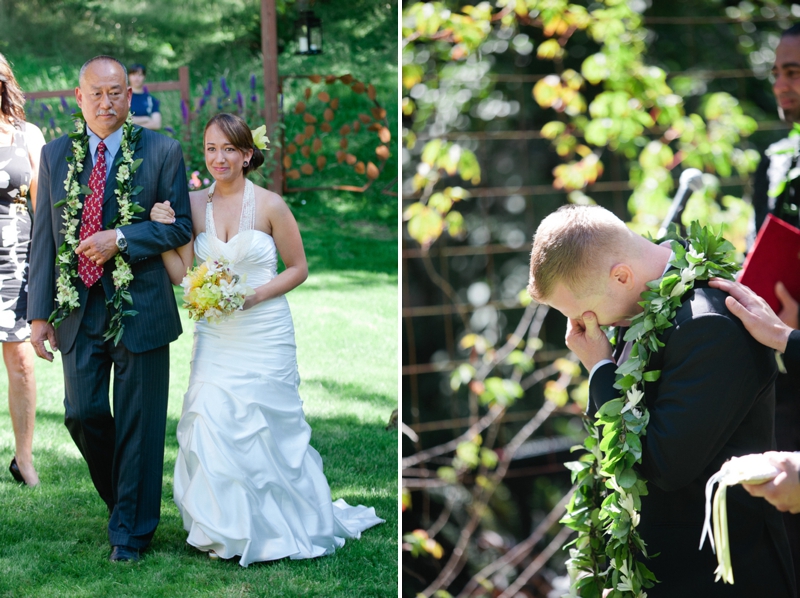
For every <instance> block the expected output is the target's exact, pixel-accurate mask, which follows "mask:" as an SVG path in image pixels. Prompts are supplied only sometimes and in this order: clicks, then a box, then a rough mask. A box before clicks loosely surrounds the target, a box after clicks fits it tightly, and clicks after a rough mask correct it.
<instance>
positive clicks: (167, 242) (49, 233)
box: [28, 56, 191, 561]
mask: <svg viewBox="0 0 800 598" xmlns="http://www.w3.org/2000/svg"><path fill="white" fill-rule="evenodd" d="M75 96H76V98H77V100H78V105H79V106H80V107H81V109H82V111H83V115H84V118H85V119H86V133H87V134H88V144H87V145H88V150H87V151H86V156H85V159H84V161H83V170H82V172H81V173H80V175H79V178H78V182H79V183H80V184H81V185H82V191H81V198H80V199H81V202H82V203H83V207H82V209H81V210H80V211H79V213H78V215H77V216H76V218H78V219H80V225H79V229H80V233H81V234H80V244H79V245H78V246H77V249H76V253H78V254H79V255H78V262H77V269H76V273H77V276H73V277H72V278H71V279H70V280H71V283H72V285H73V286H74V289H75V291H77V297H78V306H77V307H75V308H74V309H72V310H71V311H69V313H68V315H66V317H65V318H64V319H63V320H62V321H61V323H60V325H59V326H58V327H57V328H54V327H53V325H52V324H50V323H49V322H48V319H49V318H50V315H51V313H53V311H54V309H55V308H56V307H57V303H56V301H57V297H58V296H59V293H60V294H61V296H62V297H63V289H61V288H59V286H60V285H59V283H58V277H59V268H58V263H57V262H58V260H59V259H60V258H61V259H63V257H62V256H59V248H61V247H62V245H63V244H64V242H65V228H66V227H65V225H64V222H63V213H64V210H65V209H67V208H66V207H65V206H64V205H63V204H59V202H61V200H63V199H64V198H65V195H66V191H65V189H64V182H65V179H66V178H67V175H68V165H69V163H68V158H69V157H71V156H72V154H73V149H72V140H71V139H70V138H69V137H68V136H64V137H60V138H59V139H56V140H54V141H52V142H50V143H48V144H47V145H46V146H45V147H44V149H43V150H42V161H41V169H40V174H39V204H38V209H37V211H36V219H35V227H34V232H33V240H32V243H31V246H32V250H31V268H30V270H31V274H30V278H29V283H28V286H29V294H30V295H29V296H30V299H29V307H28V320H29V321H30V322H31V329H32V331H31V342H32V343H33V345H34V348H35V350H36V353H37V354H38V355H39V357H42V358H44V359H47V360H48V361H52V359H53V355H52V353H50V352H49V351H48V350H47V348H46V346H45V341H47V342H49V344H50V347H51V348H52V349H53V350H56V349H57V350H60V351H61V354H62V362H63V369H64V390H65V395H66V397H65V399H64V407H65V424H66V426H67V428H68V429H69V431H70V434H71V435H72V438H73V440H74V441H75V444H76V445H77V446H78V448H79V449H80V451H81V454H82V455H83V457H84V459H85V460H86V463H87V465H88V466H89V473H90V474H91V477H92V481H93V482H94V485H95V488H97V491H98V493H99V494H100V497H101V498H102V499H103V500H104V501H105V503H106V505H107V506H108V510H109V515H110V518H109V522H108V537H109V541H110V543H111V545H112V547H113V549H112V552H111V560H112V561H130V560H138V559H139V553H140V552H141V551H142V550H144V549H145V548H146V547H147V546H148V544H149V543H150V540H151V539H152V537H153V534H154V532H155V529H156V526H157V525H158V520H159V514H160V506H161V478H162V472H163V460H164V433H165V428H166V410H167V395H168V383H169V343H170V342H172V341H173V340H175V339H176V338H177V337H178V335H179V334H180V333H181V325H180V319H179V316H178V311H177V306H176V304H175V297H174V294H173V291H172V286H171V284H170V281H169V278H168V276H167V273H166V270H165V269H164V265H163V263H162V261H161V255H160V254H161V252H163V251H166V250H168V249H172V248H174V247H178V246H181V245H184V244H186V243H187V242H188V241H189V240H190V239H191V214H190V208H189V196H188V188H187V184H186V172H185V167H184V162H183V156H182V153H181V149H180V146H179V145H178V143H177V142H175V141H174V140H172V139H169V138H167V137H164V136H162V135H159V134H157V133H153V132H151V131H148V130H141V135H140V138H139V140H138V142H136V145H135V147H133V148H132V149H133V160H137V159H139V158H141V159H142V163H141V165H140V167H139V168H138V169H137V170H136V171H135V173H133V174H132V175H129V176H132V181H131V182H132V185H133V186H134V187H138V186H141V187H142V190H141V192H140V193H139V194H137V195H135V196H134V198H133V199H134V200H135V201H136V203H138V204H139V205H141V207H142V208H144V210H145V211H144V212H143V213H142V214H143V215H145V218H144V219H141V220H135V221H134V222H133V223H132V224H128V225H126V226H118V227H116V228H109V227H110V226H113V223H115V222H116V221H117V216H118V214H119V212H120V205H118V199H117V196H116V194H115V190H116V189H117V188H118V186H119V185H120V183H119V182H118V180H117V179H118V176H117V175H118V171H119V168H120V162H121V161H122V159H123V158H124V156H123V155H121V154H122V153H123V152H122V150H121V149H120V146H121V143H122V142H123V139H122V136H123V124H124V122H125V120H126V118H127V116H128V110H129V106H130V97H131V88H130V87H129V86H128V81H127V74H126V72H125V67H124V66H123V65H122V64H121V63H120V62H119V61H117V60H116V59H114V58H111V57H108V56H98V57H96V58H93V59H92V60H90V61H88V62H87V63H86V64H85V65H84V66H83V68H82V69H81V74H80V80H79V87H78V88H77V89H76V90H75ZM126 170H131V169H130V168H128V169H126ZM120 178H121V179H123V180H124V178H125V173H124V171H123V174H122V175H120ZM87 186H88V187H89V189H87V188H86V187H87ZM89 191H91V192H90V193H89ZM164 201H169V202H170V205H171V206H172V208H173V209H174V210H175V218H176V220H175V224H173V225H172V226H166V225H163V224H158V223H156V222H151V221H150V220H149V219H147V218H146V214H147V213H149V210H150V208H151V207H152V206H153V204H154V203H156V202H164ZM76 234H77V233H76ZM118 253H119V254H121V255H122V256H123V259H124V260H125V261H126V262H127V263H128V264H130V267H131V273H132V274H133V280H132V281H131V282H130V284H129V286H128V289H127V290H128V292H129V293H130V298H131V299H132V300H133V309H134V310H136V311H137V312H138V313H137V314H136V315H126V316H125V317H124V318H123V324H124V329H123V334H122V336H121V337H120V338H119V339H118V340H119V342H118V343H117V342H115V339H113V338H112V339H109V340H105V338H104V336H105V333H106V331H107V330H108V329H109V326H110V324H111V318H112V317H113V315H114V313H115V310H116V308H115V307H113V305H111V304H109V303H108V301H109V299H111V298H112V297H113V296H114V294H115V281H114V279H113V273H114V269H115V263H114V258H115V256H116V255H117V254H118ZM112 365H113V371H114V396H113V401H114V411H113V416H112V414H111V409H110V406H109V396H108V394H109V381H110V375H111V370H112Z"/></svg>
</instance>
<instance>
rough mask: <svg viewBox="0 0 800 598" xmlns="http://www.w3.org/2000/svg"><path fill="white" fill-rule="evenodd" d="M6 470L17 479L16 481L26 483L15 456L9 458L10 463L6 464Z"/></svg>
mask: <svg viewBox="0 0 800 598" xmlns="http://www.w3.org/2000/svg"><path fill="white" fill-rule="evenodd" d="M8 471H10V472H11V476H12V477H13V478H14V479H15V480H17V481H18V482H22V483H23V484H26V485H27V482H26V481H25V478H23V477H22V472H21V471H20V470H19V466H18V465H17V458H16V457H14V458H13V459H11V465H9V466H8Z"/></svg>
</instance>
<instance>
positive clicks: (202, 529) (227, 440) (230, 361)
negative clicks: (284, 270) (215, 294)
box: [174, 297, 383, 567]
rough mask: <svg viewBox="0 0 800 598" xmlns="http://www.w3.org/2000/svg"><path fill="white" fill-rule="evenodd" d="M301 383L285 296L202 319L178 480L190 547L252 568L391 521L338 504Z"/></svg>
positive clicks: (330, 546) (312, 553) (320, 549)
mask: <svg viewBox="0 0 800 598" xmlns="http://www.w3.org/2000/svg"><path fill="white" fill-rule="evenodd" d="M298 385H299V376H298V373H297V362H296V351H295V341H294V326H293V324H292V316H291V313H290V311H289V305H288V303H287V301H286V298H285V297H279V298H277V299H272V300H270V301H265V302H263V303H260V304H258V305H257V306H255V307H254V308H252V309H250V310H247V311H243V312H236V313H235V314H234V316H232V317H231V318H229V319H227V320H225V321H223V322H221V323H219V324H209V323H207V322H205V321H202V322H198V323H197V325H196V329H195V338H194V349H193V354H192V371H191V376H190V381H189V389H188V391H187V393H186V396H185V397H184V403H183V413H182V416H181V420H180V423H179V424H178V443H179V445H180V449H179V452H178V458H177V462H176V464H175V483H174V499H175V503H176V504H177V505H178V509H179V510H180V513H181V516H182V517H183V524H184V528H185V529H186V531H187V532H188V533H189V536H188V538H187V542H188V543H189V544H191V545H192V546H195V547H197V548H198V549H200V550H203V551H210V550H213V551H214V552H216V553H217V554H218V555H219V556H220V557H222V558H232V557H234V556H237V555H239V556H241V559H240V564H241V565H242V566H245V567H246V566H247V565H248V564H250V563H252V562H259V561H271V560H275V559H281V558H284V557H289V558H292V559H305V558H313V557H318V556H322V555H325V554H330V553H332V552H333V551H334V550H335V549H336V548H338V547H341V546H342V545H343V544H344V541H345V538H358V537H360V535H361V532H362V531H363V530H365V529H367V528H369V527H371V526H373V525H376V524H378V523H382V522H383V520H382V519H380V518H378V517H377V516H376V514H375V510H374V509H373V508H367V507H363V506H360V505H359V506H356V507H351V506H349V505H348V504H347V503H345V502H344V501H343V500H341V499H340V500H337V501H336V502H332V501H331V493H330V488H329V487H328V482H327V480H326V478H325V475H324V474H323V471H322V459H321V458H320V455H319V453H318V452H317V451H316V450H314V448H312V447H311V446H310V445H309V440H310V438H311V428H310V427H309V425H308V423H306V420H305V416H304V414H303V409H302V404H303V403H302V400H301V399H300V395H299V394H298Z"/></svg>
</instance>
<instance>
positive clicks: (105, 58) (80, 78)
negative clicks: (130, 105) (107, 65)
mask: <svg viewBox="0 0 800 598" xmlns="http://www.w3.org/2000/svg"><path fill="white" fill-rule="evenodd" d="M99 61H103V62H116V63H117V64H118V65H119V68H121V69H122V72H123V73H125V86H126V87H127V85H128V69H126V68H125V65H124V64H122V63H121V62H120V61H119V60H117V59H116V58H114V57H113V56H106V55H105V54H101V55H100V56H95V57H94V58H90V59H89V60H87V61H86V62H85V63H84V64H83V66H82V67H81V72H80V73H79V74H78V85H80V84H81V81H83V74H84V73H85V72H86V69H87V68H89V65H90V64H92V63H93V62H99Z"/></svg>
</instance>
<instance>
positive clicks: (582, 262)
mask: <svg viewBox="0 0 800 598" xmlns="http://www.w3.org/2000/svg"><path fill="white" fill-rule="evenodd" d="M632 234H633V233H632V232H631V231H630V230H629V229H628V227H627V226H625V223H624V222H622V220H620V219H619V218H617V217H616V216H615V215H614V214H612V213H611V212H609V211H608V210H606V209H605V208H601V207H600V206H576V205H567V206H562V207H560V208H559V209H558V210H556V211H555V212H553V213H552V214H550V215H549V216H547V217H546V218H545V219H544V220H542V222H541V224H540V225H539V228H538V229H536V234H535V235H534V237H533V250H532V251H531V275H530V281H529V283H528V293H529V294H530V296H531V297H533V299H534V300H536V301H539V302H546V300H547V298H548V297H550V296H551V295H552V293H553V291H554V289H555V287H556V285H557V284H558V283H559V282H561V283H563V284H564V286H566V287H567V288H568V289H569V290H570V291H572V292H573V293H574V294H575V295H576V296H578V297H581V296H586V295H588V294H591V293H592V292H596V291H598V290H599V286H600V284H601V283H602V280H604V278H603V277H602V276H601V275H603V274H605V273H607V271H608V269H609V268H610V267H611V265H613V262H615V261H618V259H619V258H620V257H621V256H622V255H624V253H625V250H626V249H627V247H628V243H629V240H630V237H631V235H632Z"/></svg>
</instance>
